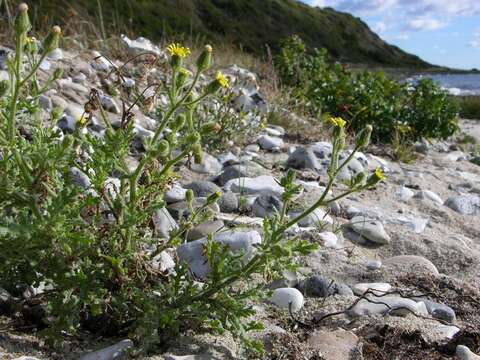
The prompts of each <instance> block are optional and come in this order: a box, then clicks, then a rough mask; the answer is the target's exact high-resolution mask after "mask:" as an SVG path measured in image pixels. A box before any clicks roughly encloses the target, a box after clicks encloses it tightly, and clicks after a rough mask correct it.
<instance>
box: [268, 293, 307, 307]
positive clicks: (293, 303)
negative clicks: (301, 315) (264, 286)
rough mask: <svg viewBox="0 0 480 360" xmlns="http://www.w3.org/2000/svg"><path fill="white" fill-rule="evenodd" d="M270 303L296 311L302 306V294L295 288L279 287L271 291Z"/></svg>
mask: <svg viewBox="0 0 480 360" xmlns="http://www.w3.org/2000/svg"><path fill="white" fill-rule="evenodd" d="M271 301H272V303H274V304H275V305H276V306H278V307H280V308H282V309H285V310H291V311H292V312H297V311H299V310H301V309H302V307H303V301H304V299H303V295H302V293H301V292H300V291H298V290H297V289H295V288H279V289H276V290H274V291H273V294H272V298H271Z"/></svg>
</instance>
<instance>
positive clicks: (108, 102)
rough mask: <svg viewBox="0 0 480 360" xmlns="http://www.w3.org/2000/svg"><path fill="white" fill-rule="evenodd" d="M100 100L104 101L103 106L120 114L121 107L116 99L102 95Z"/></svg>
mask: <svg viewBox="0 0 480 360" xmlns="http://www.w3.org/2000/svg"><path fill="white" fill-rule="evenodd" d="M100 102H101V103H102V107H103V108H104V109H105V110H107V111H109V112H111V113H114V114H120V107H119V106H118V105H117V103H116V102H115V100H114V99H112V98H111V97H110V96H107V95H101V96H100Z"/></svg>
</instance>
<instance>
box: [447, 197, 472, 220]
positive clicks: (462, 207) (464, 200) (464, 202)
mask: <svg viewBox="0 0 480 360" xmlns="http://www.w3.org/2000/svg"><path fill="white" fill-rule="evenodd" d="M445 205H446V206H448V207H449V208H450V209H452V210H454V211H456V212H458V213H460V214H462V215H478V214H480V196H477V195H458V196H452V197H451V198H448V199H447V201H445Z"/></svg>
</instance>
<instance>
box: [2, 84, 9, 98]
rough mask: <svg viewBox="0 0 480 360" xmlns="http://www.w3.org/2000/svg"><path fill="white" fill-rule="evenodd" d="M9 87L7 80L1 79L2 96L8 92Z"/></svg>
mask: <svg viewBox="0 0 480 360" xmlns="http://www.w3.org/2000/svg"><path fill="white" fill-rule="evenodd" d="M8 87H9V85H8V81H7V80H2V81H0V98H1V97H4V96H5V95H6V94H7V92H8Z"/></svg>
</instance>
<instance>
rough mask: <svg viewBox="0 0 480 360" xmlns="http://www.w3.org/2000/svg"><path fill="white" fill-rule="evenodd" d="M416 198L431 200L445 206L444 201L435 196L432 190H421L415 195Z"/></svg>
mask: <svg viewBox="0 0 480 360" xmlns="http://www.w3.org/2000/svg"><path fill="white" fill-rule="evenodd" d="M415 198H417V199H424V200H430V201H432V202H434V203H436V204H439V205H443V200H442V199H441V198H440V196H438V195H437V194H435V193H434V192H433V191H430V190H421V191H419V192H417V193H416V194H415Z"/></svg>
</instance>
